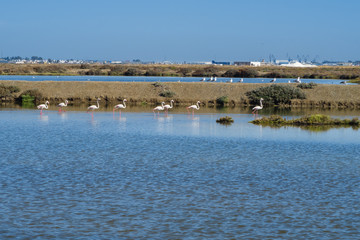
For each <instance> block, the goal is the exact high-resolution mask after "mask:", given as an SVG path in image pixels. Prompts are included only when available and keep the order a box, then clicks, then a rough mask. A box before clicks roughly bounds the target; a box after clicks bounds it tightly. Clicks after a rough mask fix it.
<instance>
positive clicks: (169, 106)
mask: <svg viewBox="0 0 360 240" xmlns="http://www.w3.org/2000/svg"><path fill="white" fill-rule="evenodd" d="M173 102H174V100H171V101H170V104H171V105H169V104H166V105H164V109H165V112H166V113H168V111H169V109H170V108H173V107H174V106H173Z"/></svg>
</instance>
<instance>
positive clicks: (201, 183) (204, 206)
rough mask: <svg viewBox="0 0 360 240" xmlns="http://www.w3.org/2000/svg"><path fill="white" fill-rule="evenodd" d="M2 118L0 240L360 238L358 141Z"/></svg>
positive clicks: (131, 122) (147, 115)
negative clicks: (56, 239) (54, 239)
mask: <svg viewBox="0 0 360 240" xmlns="http://www.w3.org/2000/svg"><path fill="white" fill-rule="evenodd" d="M0 110H1V111H0V124H1V134H0V142H1V145H0V156H1V158H0V166H1V168H0V199H1V201H0V216H1V217H0V238H1V239H7V238H14V237H15V238H19V239H23V238H30V239H35V238H38V239H44V238H58V239H88V238H90V239H111V238H115V239H358V238H359V235H360V230H359V229H360V204H359V199H360V191H359V190H360V134H359V131H358V130H353V129H352V128H339V129H331V130H328V131H323V132H311V131H307V130H302V129H300V128H291V127H288V128H275V129H274V128H267V127H260V126H254V125H252V124H249V123H248V121H250V120H251V119H252V116H251V115H249V114H230V116H232V117H233V118H234V120H235V123H234V124H232V125H231V126H227V127H226V126H222V125H219V124H217V123H216V122H215V120H216V119H217V118H219V117H221V116H224V114H221V113H198V112H197V114H195V116H194V117H193V116H191V115H190V116H188V115H186V114H181V113H177V114H174V113H170V114H169V115H168V116H167V117H165V116H164V115H160V116H159V117H154V115H153V114H152V113H151V112H123V113H122V116H121V118H120V117H119V115H117V114H115V115H113V114H112V112H96V113H95V114H94V117H93V118H92V117H91V115H90V114H86V113H85V112H82V111H68V112H66V113H63V114H59V113H57V112H56V111H45V112H44V114H43V115H42V116H40V115H39V112H38V111H35V110H14V109H4V108H2V109H0Z"/></svg>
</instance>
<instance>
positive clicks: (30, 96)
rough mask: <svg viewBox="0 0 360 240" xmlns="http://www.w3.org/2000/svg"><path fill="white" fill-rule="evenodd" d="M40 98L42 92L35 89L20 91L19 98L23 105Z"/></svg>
mask: <svg viewBox="0 0 360 240" xmlns="http://www.w3.org/2000/svg"><path fill="white" fill-rule="evenodd" d="M41 99H42V94H41V92H40V91H39V90H37V89H30V90H26V91H24V92H22V93H21V95H20V99H19V100H21V102H22V104H23V105H28V104H29V103H36V102H39V101H40V100H41Z"/></svg>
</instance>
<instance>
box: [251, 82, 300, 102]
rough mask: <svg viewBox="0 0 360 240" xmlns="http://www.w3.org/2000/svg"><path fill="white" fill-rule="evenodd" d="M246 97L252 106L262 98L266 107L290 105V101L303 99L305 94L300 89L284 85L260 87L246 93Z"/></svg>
mask: <svg viewBox="0 0 360 240" xmlns="http://www.w3.org/2000/svg"><path fill="white" fill-rule="evenodd" d="M246 96H247V97H248V98H249V100H250V102H251V103H253V104H256V103H258V102H259V100H260V98H263V99H264V103H265V104H267V105H278V104H290V102H291V99H305V93H304V92H302V91H301V90H300V89H298V88H295V87H292V86H285V85H271V86H268V87H260V88H257V89H254V90H252V91H249V92H247V93H246Z"/></svg>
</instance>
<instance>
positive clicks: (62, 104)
mask: <svg viewBox="0 0 360 240" xmlns="http://www.w3.org/2000/svg"><path fill="white" fill-rule="evenodd" d="M67 104H68V100H65V103H63V102H62V103H59V104H58V105H57V107H58V108H59V112H61V111H62V108H63V107H67ZM63 111H64V112H66V111H65V110H63Z"/></svg>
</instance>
